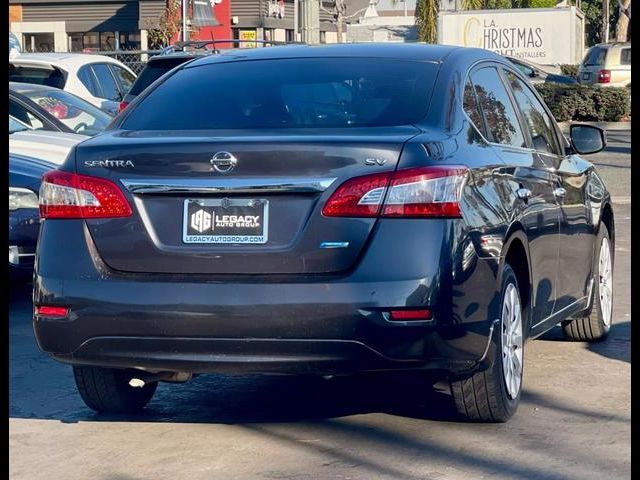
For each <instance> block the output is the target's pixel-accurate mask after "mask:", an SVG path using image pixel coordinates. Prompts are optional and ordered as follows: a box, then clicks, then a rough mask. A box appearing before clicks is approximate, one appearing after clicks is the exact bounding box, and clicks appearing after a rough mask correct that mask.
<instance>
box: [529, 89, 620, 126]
mask: <svg viewBox="0 0 640 480" xmlns="http://www.w3.org/2000/svg"><path fill="white" fill-rule="evenodd" d="M536 89H537V90H538V92H539V93H540V95H541V96H542V98H543V99H544V101H545V103H546V104H547V105H548V107H549V109H550V110H551V113H553V116H554V117H555V118H556V120H557V121H558V122H567V121H570V120H575V121H584V122H617V121H619V120H620V119H621V118H622V117H624V116H626V115H627V114H628V113H629V107H630V101H629V100H630V98H629V95H630V92H629V90H628V89H626V88H615V87H588V86H585V85H562V84H553V83H542V84H538V85H536Z"/></svg>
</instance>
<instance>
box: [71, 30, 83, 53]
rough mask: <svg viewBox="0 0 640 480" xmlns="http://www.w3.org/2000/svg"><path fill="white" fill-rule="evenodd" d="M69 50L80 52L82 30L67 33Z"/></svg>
mask: <svg viewBox="0 0 640 480" xmlns="http://www.w3.org/2000/svg"><path fill="white" fill-rule="evenodd" d="M68 35H69V51H70V52H81V51H82V32H78V33H69V34H68Z"/></svg>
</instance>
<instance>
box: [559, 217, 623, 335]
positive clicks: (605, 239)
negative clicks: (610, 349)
mask: <svg viewBox="0 0 640 480" xmlns="http://www.w3.org/2000/svg"><path fill="white" fill-rule="evenodd" d="M595 258H596V259H597V260H596V263H595V265H594V270H595V271H594V278H593V293H592V306H591V313H590V314H589V316H587V317H583V318H575V319H573V320H569V321H566V322H563V323H562V329H563V330H564V333H565V335H566V336H567V337H568V338H569V339H571V340H578V341H581V342H591V341H597V340H603V339H605V338H606V337H607V335H608V334H609V330H610V329H611V318H612V316H613V256H612V254H611V240H610V237H609V231H608V230H607V227H606V226H605V225H602V226H601V227H600V231H599V232H598V237H597V241H596V254H595Z"/></svg>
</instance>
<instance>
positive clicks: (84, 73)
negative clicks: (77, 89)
mask: <svg viewBox="0 0 640 480" xmlns="http://www.w3.org/2000/svg"><path fill="white" fill-rule="evenodd" d="M78 79H79V80H80V81H81V82H82V84H83V85H84V86H85V87H86V89H87V90H89V92H90V93H91V95H93V96H94V97H99V96H100V90H98V86H97V85H96V78H95V77H94V75H93V72H92V71H91V66H90V65H85V66H84V67H81V68H80V70H78Z"/></svg>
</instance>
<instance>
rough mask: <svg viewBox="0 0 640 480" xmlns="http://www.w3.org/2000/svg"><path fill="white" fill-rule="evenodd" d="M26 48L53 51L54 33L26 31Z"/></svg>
mask: <svg viewBox="0 0 640 480" xmlns="http://www.w3.org/2000/svg"><path fill="white" fill-rule="evenodd" d="M24 50H25V51H26V52H53V51H54V50H55V45H54V43H53V33H25V34H24Z"/></svg>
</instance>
